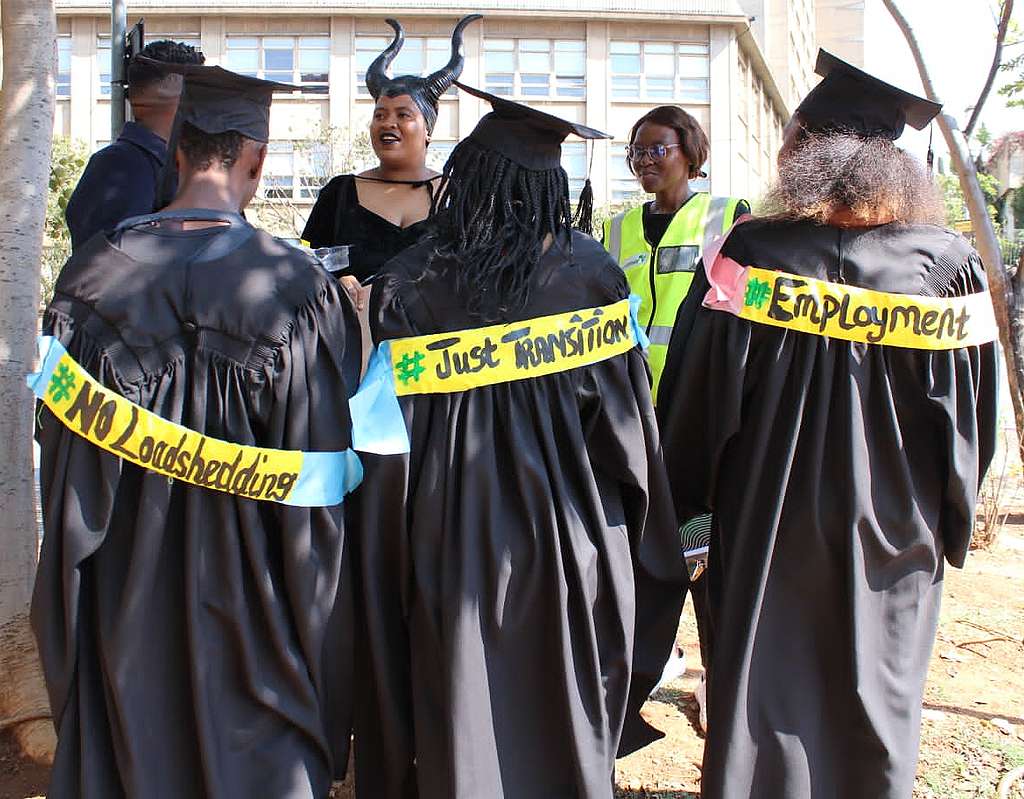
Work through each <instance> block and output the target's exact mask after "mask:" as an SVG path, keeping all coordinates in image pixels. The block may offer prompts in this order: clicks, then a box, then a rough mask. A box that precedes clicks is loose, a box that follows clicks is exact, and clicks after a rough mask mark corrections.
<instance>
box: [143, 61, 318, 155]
mask: <svg viewBox="0 0 1024 799" xmlns="http://www.w3.org/2000/svg"><path fill="white" fill-rule="evenodd" d="M138 60H139V61H142V62H144V63H148V64H152V65H154V66H160V67H161V68H163V69H165V70H166V71H168V72H175V73H178V74H179V75H183V76H184V78H185V82H184V86H183V87H182V90H181V101H180V103H179V105H178V120H179V121H180V122H188V123H189V124H191V125H194V126H195V127H197V128H199V130H201V131H203V132H204V133H210V134H216V133H227V132H228V131H229V130H233V131H235V132H236V133H241V134H242V135H243V136H245V137H246V138H249V139H253V140H254V141H258V142H266V141H268V140H269V138H270V101H271V99H272V98H273V96H274V92H291V91H294V90H295V89H296V88H298V87H296V86H292V85H291V84H288V83H276V82H274V81H271V80H260V79H259V78H251V77H249V76H248V75H239V74H238V73H237V72H231V71H230V70H227V69H223V68H222V67H208V66H203V65H200V64H169V63H166V62H163V61H156V60H154V59H152V58H146V57H145V56H139V57H138Z"/></svg>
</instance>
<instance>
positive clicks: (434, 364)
mask: <svg viewBox="0 0 1024 799" xmlns="http://www.w3.org/2000/svg"><path fill="white" fill-rule="evenodd" d="M636 304H637V302H636V301H634V300H631V299H624V300H620V301H619V302H616V303H612V304H611V305H604V306H600V307H597V308H587V309H585V310H579V311H569V312H567V313H560V314H553V315H551V316H541V317H537V318H535V319H526V320H524V321H521V322H513V323H511V324H501V325H491V326H489V327H480V328H475V329H472V330H459V331H456V332H451V333H436V334H432V335H428V336H414V337H409V338H400V339H392V340H391V341H388V342H386V344H387V346H388V348H389V349H390V363H391V369H392V376H393V380H394V386H395V394H397V395H398V396H403V395H407V394H444V393H450V392H456V391H468V390H469V389H473V388H479V387H480V386H488V385H493V384H495V383H507V382H510V381H513V380H524V379H526V378H529V377H540V376H542V375H550V374H554V373H555V372H565V371H568V370H569V369H575V368H577V367H580V366H588V365H590V364H594V363H597V362H599V361H603V360H607V359H608V358H612V357H614V356H616V355H621V354H623V353H625V352H628V351H629V350H631V349H632V348H633V347H635V346H637V345H638V344H639V345H640V346H644V345H645V341H644V337H643V333H642V331H641V330H639V328H638V327H637V325H636V321H635V306H636Z"/></svg>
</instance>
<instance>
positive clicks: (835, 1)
mask: <svg viewBox="0 0 1024 799" xmlns="http://www.w3.org/2000/svg"><path fill="white" fill-rule="evenodd" d="M815 6H816V8H815V19H816V23H817V24H816V31H817V39H818V46H819V47H824V48H825V49H826V50H828V51H829V52H830V53H833V54H834V55H837V56H839V57H840V58H842V59H843V60H844V61H849V62H850V63H851V64H855V65H857V66H858V67H861V68H863V66H864V0H815Z"/></svg>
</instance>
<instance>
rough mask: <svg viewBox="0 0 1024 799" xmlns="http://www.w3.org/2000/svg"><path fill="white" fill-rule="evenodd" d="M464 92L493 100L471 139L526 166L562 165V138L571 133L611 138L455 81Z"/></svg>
mask: <svg viewBox="0 0 1024 799" xmlns="http://www.w3.org/2000/svg"><path fill="white" fill-rule="evenodd" d="M455 85H456V86H458V87H459V88H460V89H462V90H463V91H464V92H468V93H469V94H472V95H473V96H474V97H479V98H480V99H482V100H486V101H487V102H489V103H490V104H491V108H492V109H493V110H492V111H491V112H490V113H489V114H486V115H485V116H484V118H483V119H481V120H480V121H479V122H478V123H477V125H476V127H475V128H473V132H472V133H470V134H469V137H468V138H469V139H470V140H471V141H474V142H476V143H477V144H479V145H480V146H481V147H484V148H485V149H488V150H493V151H494V152H496V153H499V154H501V155H503V156H505V157H506V158H508V159H509V160H510V161H512V162H514V163H516V164H519V166H521V167H523V168H524V169H533V170H542V169H555V168H557V167H558V166H560V165H561V159H562V141H563V140H564V139H565V137H566V136H568V135H569V134H570V133H574V134H575V135H577V136H579V137H580V138H581V139H610V138H612V137H611V136H610V135H609V134H607V133H602V132H601V131H599V130H594V128H588V127H587V126H586V125H581V124H579V123H578V122H569V121H568V120H565V119H561V118H560V117H556V116H554V115H553V114H546V113H544V112H543V111H538V110H537V109H536V108H530V107H529V106H528V105H523V104H522V103H514V102H512V101H511V100H506V99H505V98H504V97H497V96H495V95H493V94H489V93H487V92H485V91H481V90H480V89H474V88H473V87H472V86H465V85H464V84H462V83H459V82H458V81H456V83H455Z"/></svg>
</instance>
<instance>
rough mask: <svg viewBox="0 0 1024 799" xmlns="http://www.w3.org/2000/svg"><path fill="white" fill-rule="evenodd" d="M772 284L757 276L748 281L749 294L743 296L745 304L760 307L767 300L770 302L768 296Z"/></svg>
mask: <svg viewBox="0 0 1024 799" xmlns="http://www.w3.org/2000/svg"><path fill="white" fill-rule="evenodd" d="M771 288H772V287H771V286H770V285H769V283H768V281H767V280H758V279H757V278H756V277H755V278H753V279H752V280H751V281H750V282H749V283H747V294H746V296H745V297H744V298H743V304H744V305H753V306H754V307H755V308H760V307H761V306H762V305H764V304H765V303H766V302H768V296H769V294H770V293H771Z"/></svg>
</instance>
